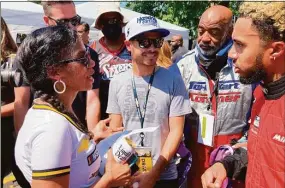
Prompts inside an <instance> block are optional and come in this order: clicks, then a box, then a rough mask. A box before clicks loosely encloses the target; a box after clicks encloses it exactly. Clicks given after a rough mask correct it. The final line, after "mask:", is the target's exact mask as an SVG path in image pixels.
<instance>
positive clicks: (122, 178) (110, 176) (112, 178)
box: [93, 150, 131, 188]
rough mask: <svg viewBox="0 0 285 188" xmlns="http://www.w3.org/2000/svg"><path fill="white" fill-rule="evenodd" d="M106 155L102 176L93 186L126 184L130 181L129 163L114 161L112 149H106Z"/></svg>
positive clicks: (100, 187)
mask: <svg viewBox="0 0 285 188" xmlns="http://www.w3.org/2000/svg"><path fill="white" fill-rule="evenodd" d="M107 154H108V157H107V162H106V167H105V173H104V175H103V177H102V178H101V179H100V180H99V181H98V182H97V183H96V184H95V186H94V187H93V188H108V187H120V186H128V185H130V182H131V169H130V167H129V165H128V164H127V163H126V164H120V163H118V162H117V161H115V159H114V156H113V154H112V151H111V150H109V151H108V153H107Z"/></svg>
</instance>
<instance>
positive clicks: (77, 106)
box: [14, 46, 101, 126]
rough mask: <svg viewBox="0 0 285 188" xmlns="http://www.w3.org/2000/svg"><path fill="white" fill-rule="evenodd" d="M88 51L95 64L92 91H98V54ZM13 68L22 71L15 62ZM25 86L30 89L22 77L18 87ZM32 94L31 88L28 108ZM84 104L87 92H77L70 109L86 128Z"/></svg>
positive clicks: (27, 82) (25, 79)
mask: <svg viewBox="0 0 285 188" xmlns="http://www.w3.org/2000/svg"><path fill="white" fill-rule="evenodd" d="M85 47H86V46H85ZM89 50H90V56H91V59H92V60H93V61H94V62H95V66H94V71H95V73H94V74H93V78H94V83H93V86H92V89H99V86H100V79H101V78H100V72H99V60H98V54H97V53H96V52H95V51H94V50H93V49H92V48H89ZM14 66H15V67H16V68H19V69H20V70H22V71H23V68H22V67H21V65H20V64H19V63H18V62H16V61H15V62H14ZM25 86H27V87H30V84H29V81H28V80H27V78H26V77H25V76H24V79H23V83H22V84H21V85H20V86H18V87H25ZM34 94H35V91H34V90H33V88H31V100H30V106H31V105H32V102H33V99H34V98H35V96H34ZM86 102H87V91H81V92H78V94H77V96H76V98H75V100H74V102H73V104H72V107H73V110H74V113H75V114H76V116H77V117H78V118H79V120H80V121H81V122H82V123H83V124H84V125H86V126H87V123H86V120H85V116H86Z"/></svg>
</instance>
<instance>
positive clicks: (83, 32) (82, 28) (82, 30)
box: [76, 22, 90, 46]
mask: <svg viewBox="0 0 285 188" xmlns="http://www.w3.org/2000/svg"><path fill="white" fill-rule="evenodd" d="M76 30H77V33H78V35H79V36H80V37H81V39H82V41H83V43H84V45H86V46H87V45H89V31H90V26H89V24H88V23H86V22H81V23H80V24H79V25H78V26H77V27H76Z"/></svg>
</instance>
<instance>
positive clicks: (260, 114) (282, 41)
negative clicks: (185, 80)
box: [202, 2, 285, 188]
mask: <svg viewBox="0 0 285 188" xmlns="http://www.w3.org/2000/svg"><path fill="white" fill-rule="evenodd" d="M239 13H240V14H239V15H240V17H239V18H238V19H237V22H236V24H235V27H234V31H233V34H232V39H233V41H234V44H233V47H232V48H231V50H230V52H229V57H230V58H232V59H233V63H234V66H235V71H236V72H238V73H239V74H240V81H241V82H242V83H244V84H251V83H255V82H261V85H260V86H258V87H260V88H261V89H262V91H263V95H264V97H265V102H264V104H263V105H259V104H256V103H259V101H256V102H255V103H254V105H253V113H252V115H253V116H252V118H251V119H252V121H251V125H250V129H249V131H248V142H247V146H246V148H247V152H246V153H239V154H238V153H236V155H234V156H229V157H226V158H225V159H224V160H222V161H219V162H217V163H215V164H214V165H213V166H211V167H210V168H209V169H208V170H207V171H206V172H205V173H204V174H203V176H202V183H203V187H204V188H206V187H217V188H219V187H221V184H222V182H223V180H224V179H225V178H226V176H228V177H230V178H232V177H233V176H239V174H240V173H243V172H244V168H245V169H246V168H247V170H246V178H245V181H246V187H248V188H260V187H275V188H282V187H284V185H285V150H284V141H285V24H284V23H285V3H284V2H245V3H243V4H242V5H241V6H240V9H239ZM256 112H257V113H256ZM247 160H248V162H247Z"/></svg>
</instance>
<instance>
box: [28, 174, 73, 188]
mask: <svg viewBox="0 0 285 188" xmlns="http://www.w3.org/2000/svg"><path fill="white" fill-rule="evenodd" d="M31 187H32V188H42V187H45V188H66V187H69V174H68V175H64V176H60V177H54V178H51V179H48V180H32V184H31Z"/></svg>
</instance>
